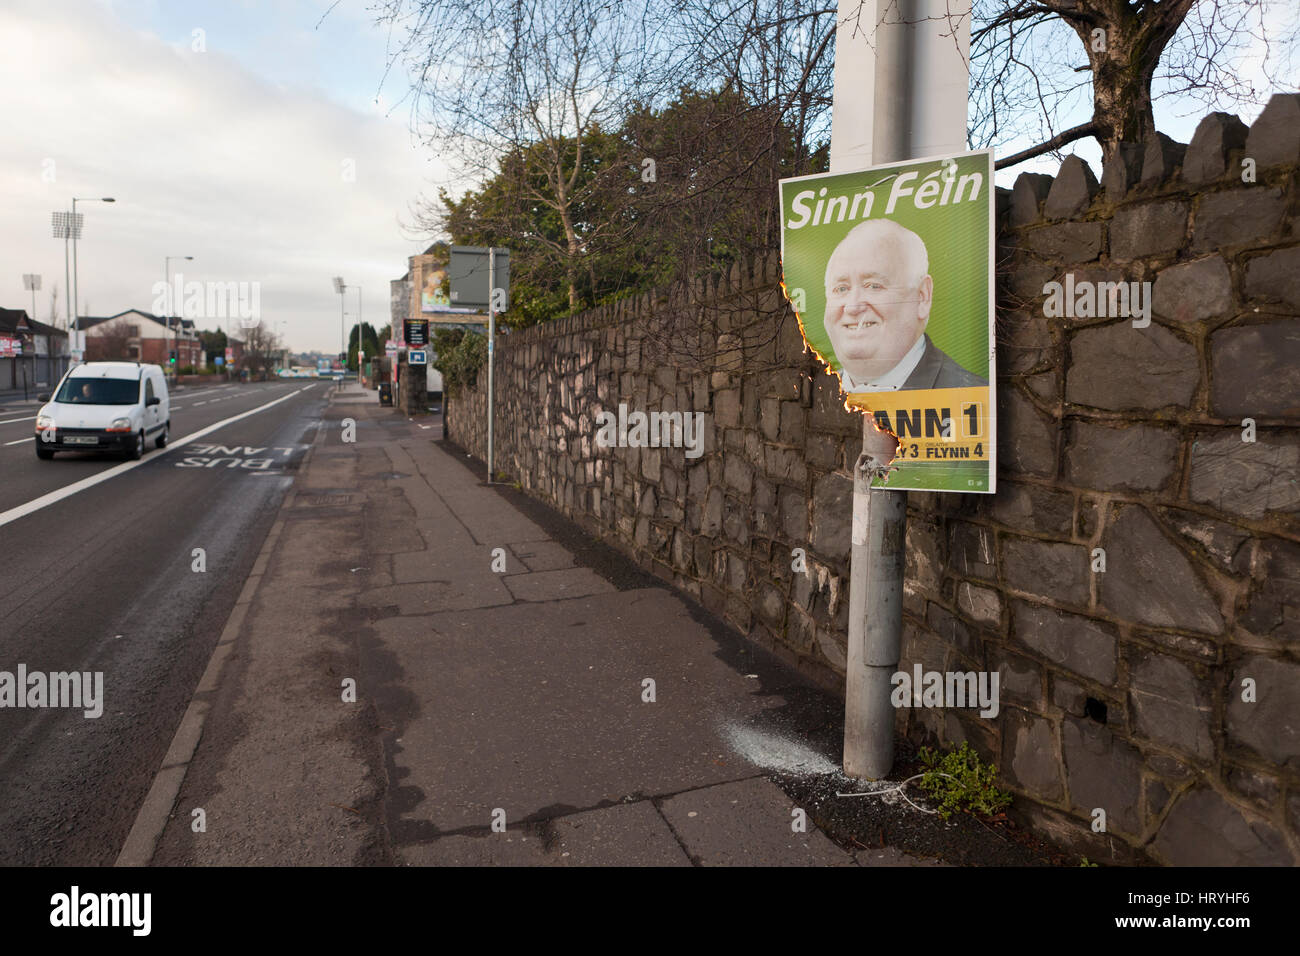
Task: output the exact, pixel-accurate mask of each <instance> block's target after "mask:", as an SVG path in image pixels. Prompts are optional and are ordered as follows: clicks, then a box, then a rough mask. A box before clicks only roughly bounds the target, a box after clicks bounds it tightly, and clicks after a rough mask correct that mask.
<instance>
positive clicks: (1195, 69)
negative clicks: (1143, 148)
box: [970, 0, 1296, 168]
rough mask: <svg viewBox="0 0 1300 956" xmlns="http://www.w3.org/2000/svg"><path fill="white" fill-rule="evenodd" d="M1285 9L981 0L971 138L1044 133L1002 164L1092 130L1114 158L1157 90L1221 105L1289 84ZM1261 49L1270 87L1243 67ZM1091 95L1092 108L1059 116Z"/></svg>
mask: <svg viewBox="0 0 1300 956" xmlns="http://www.w3.org/2000/svg"><path fill="white" fill-rule="evenodd" d="M1289 9H1291V8H1289V7H1288V6H1287V5H1285V4H1284V3H1279V2H1277V0H1232V2H1231V3H1221V2H1218V0H976V2H975V26H974V29H973V30H972V33H971V71H972V76H971V124H970V141H971V144H972V145H973V146H986V145H987V146H995V147H996V146H997V145H999V144H1001V143H1005V142H1008V141H1010V140H1013V139H1017V138H1023V137H1024V136H1026V135H1030V136H1034V137H1036V138H1041V139H1042V140H1043V141H1042V142H1041V143H1039V144H1038V145H1036V146H1033V147H1031V148H1029V149H1025V150H1022V151H1020V152H1017V153H1015V154H1012V155H1009V156H1004V157H1002V158H1001V159H1000V160H999V162H998V166H999V168H1001V167H1005V166H1012V165H1015V164H1017V163H1020V162H1024V161H1025V160H1027V159H1031V158H1033V157H1035V156H1039V155H1042V154H1043V153H1048V152H1054V151H1056V150H1059V149H1060V148H1061V147H1062V146H1065V145H1066V144H1068V143H1071V142H1074V141H1076V140H1079V139H1083V138H1085V137H1089V136H1091V137H1093V138H1095V139H1096V140H1097V142H1098V143H1099V144H1100V145H1101V149H1102V155H1103V158H1104V159H1107V160H1108V159H1110V158H1111V157H1112V156H1113V155H1114V154H1115V153H1116V151H1117V150H1118V148H1119V144H1120V143H1140V142H1143V141H1144V140H1145V139H1146V138H1147V137H1149V136H1151V135H1152V134H1153V133H1154V132H1155V118H1154V114H1153V103H1154V101H1155V100H1156V99H1158V98H1160V97H1164V96H1174V95H1181V96H1186V97H1191V98H1193V99H1195V100H1197V101H1199V102H1201V103H1203V104H1205V105H1206V106H1210V107H1217V108H1225V107H1226V108H1232V107H1239V106H1240V105H1242V104H1246V103H1259V102H1262V100H1263V99H1264V98H1265V97H1266V95H1267V93H1269V92H1270V91H1273V90H1276V89H1281V88H1284V83H1285V78H1284V77H1282V76H1279V75H1278V74H1279V69H1278V67H1279V62H1280V59H1279V58H1281V59H1285V58H1286V56H1287V54H1289V53H1290V52H1292V51H1293V50H1294V48H1295V38H1296V30H1295V24H1294V23H1291V24H1288V23H1286V21H1285V19H1284V16H1283V15H1284V14H1285V13H1286V12H1287V11H1288V10H1289ZM1074 40H1077V41H1078V42H1079V43H1080V44H1082V47H1083V49H1082V52H1083V54H1084V57H1086V60H1085V61H1084V62H1079V61H1080V59H1081V58H1080V57H1079V55H1078V54H1079V47H1078V46H1075V45H1074V42H1073V41H1074ZM1256 57H1257V58H1260V59H1262V63H1261V66H1262V69H1263V71H1264V75H1265V76H1266V77H1267V78H1268V79H1269V84H1268V86H1267V87H1265V88H1263V89H1256V88H1255V87H1254V86H1252V85H1251V84H1250V82H1249V79H1248V77H1247V75H1245V74H1243V72H1242V69H1241V67H1242V65H1243V64H1244V63H1246V62H1249V61H1250V60H1251V59H1252V58H1256ZM1275 77H1276V78H1275ZM1089 95H1090V97H1091V101H1092V113H1091V117H1090V118H1089V119H1088V120H1087V121H1086V122H1083V123H1079V124H1076V125H1074V126H1071V127H1069V128H1062V126H1063V123H1062V118H1063V117H1064V116H1067V115H1069V114H1070V113H1072V112H1076V113H1077V111H1078V110H1079V109H1080V108H1081V107H1083V106H1084V104H1085V103H1086V98H1088V97H1089Z"/></svg>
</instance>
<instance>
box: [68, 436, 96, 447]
mask: <svg viewBox="0 0 1300 956" xmlns="http://www.w3.org/2000/svg"><path fill="white" fill-rule="evenodd" d="M63 444H65V445H98V444H99V438H98V437H96V436H95V435H64V436H63Z"/></svg>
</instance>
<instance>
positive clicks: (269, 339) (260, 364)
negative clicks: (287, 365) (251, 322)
mask: <svg viewBox="0 0 1300 956" xmlns="http://www.w3.org/2000/svg"><path fill="white" fill-rule="evenodd" d="M243 332H244V366H245V368H247V369H248V371H249V372H250V373H251V374H253V375H260V374H262V373H264V372H266V371H267V370H268V369H270V368H273V367H274V366H275V362H276V359H277V358H278V357H279V353H280V348H281V346H280V339H279V337H278V336H277V335H276V334H275V333H274V332H272V331H271V330H270V329H269V328H267V326H266V325H265V324H264V323H260V322H259V323H258V324H257V325H255V326H253V327H252V328H247V329H244V330H243Z"/></svg>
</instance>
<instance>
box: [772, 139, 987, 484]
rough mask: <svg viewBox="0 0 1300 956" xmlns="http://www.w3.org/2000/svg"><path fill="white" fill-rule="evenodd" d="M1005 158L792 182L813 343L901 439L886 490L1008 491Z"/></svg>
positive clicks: (792, 224)
mask: <svg viewBox="0 0 1300 956" xmlns="http://www.w3.org/2000/svg"><path fill="white" fill-rule="evenodd" d="M994 201H995V197H994V184H993V155H992V153H991V152H989V151H987V150H984V151H979V152H972V153H963V154H960V155H957V156H942V157H933V158H929V159H918V160H908V161H906V162H902V163H890V164H887V165H882V166H874V167H872V168H870V169H864V170H860V171H857V172H850V173H836V174H826V175H816V176H801V177H797V178H794V179H786V180H782V182H781V210H782V218H781V260H782V268H783V271H784V287H785V293H786V296H787V298H788V299H789V300H790V303H791V305H792V306H793V307H794V310H795V312H796V313H797V314H798V316H799V325H800V329H801V330H802V332H803V336H804V341H805V342H807V343H808V346H809V347H810V348H811V349H812V350H813V351H814V352H815V353H816V354H817V356H818V358H820V359H821V360H822V362H824V363H825V364H826V365H827V367H828V368H829V369H830V370H831V371H832V372H833V373H834V374H835V375H836V376H837V377H838V378H839V382H840V389H841V392H842V393H843V395H844V397H845V404H846V406H847V407H848V408H851V409H859V410H862V411H864V412H870V413H871V414H872V415H873V416H874V418H875V422H876V425H877V426H878V427H880V428H882V429H884V430H886V431H888V432H890V433H891V434H893V435H894V436H895V437H896V438H897V439H898V442H899V449H898V455H897V457H896V458H895V459H894V461H893V462H892V463H891V468H890V472H889V474H888V475H887V476H885V477H884V478H878V479H876V481H875V485H876V486H877V487H886V488H890V489H896V490H919V491H950V492H974V493H983V494H989V493H992V492H993V491H994V490H995V476H996V461H995V458H996V442H997V435H996V409H995V407H994V392H993V386H992V383H993V381H994V377H995V374H996V373H995V369H994V340H993V328H994V309H993V254H994V240H993V226H994Z"/></svg>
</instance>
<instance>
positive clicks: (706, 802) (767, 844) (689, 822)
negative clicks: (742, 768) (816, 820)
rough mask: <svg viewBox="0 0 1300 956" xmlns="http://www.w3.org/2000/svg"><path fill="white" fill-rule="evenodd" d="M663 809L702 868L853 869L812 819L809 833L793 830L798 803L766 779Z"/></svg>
mask: <svg viewBox="0 0 1300 956" xmlns="http://www.w3.org/2000/svg"><path fill="white" fill-rule="evenodd" d="M660 809H661V810H662V812H663V815H664V818H665V819H667V821H668V823H669V824H670V825H671V826H672V828H673V831H674V832H675V833H676V834H677V838H678V839H679V840H680V841H681V842H682V844H683V845H684V846H685V847H686V852H687V853H689V854H690V855H691V857H692V858H693V859H694V861H695V862H696V863H698V864H700V865H701V866H852V865H853V857H851V856H850V855H849V854H848V853H846V852H845V851H843V850H841V849H840V848H839V847H837V846H836V845H835V844H834V843H832V842H831V841H830V840H829V839H828V838H827V837H826V835H825V834H823V833H822V832H821V831H820V830H818V829H817V827H816V825H814V824H813V823H812V822H811V821H809V822H808V823H807V827H808V832H806V833H795V832H793V831H792V830H791V828H790V827H791V823H792V822H793V820H794V816H793V815H792V813H791V811H793V810H794V809H795V807H794V804H793V803H791V802H790V798H789V797H788V796H786V795H785V792H784V791H782V790H781V788H780V787H778V786H777V785H776V784H774V783H772V782H771V781H770V780H767V779H765V778H761V777H759V778H754V779H750V780H740V781H737V782H735V783H728V784H721V785H719V786H715V787H704V788H702V789H700V790H692V791H690V792H688V793H681V794H678V795H677V796H675V797H670V798H668V799H667V800H663V801H661V802H660Z"/></svg>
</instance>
